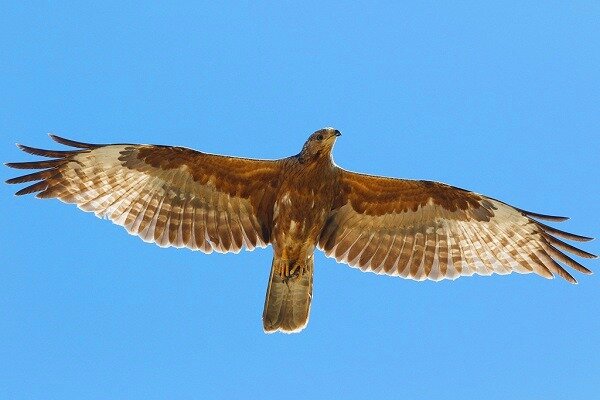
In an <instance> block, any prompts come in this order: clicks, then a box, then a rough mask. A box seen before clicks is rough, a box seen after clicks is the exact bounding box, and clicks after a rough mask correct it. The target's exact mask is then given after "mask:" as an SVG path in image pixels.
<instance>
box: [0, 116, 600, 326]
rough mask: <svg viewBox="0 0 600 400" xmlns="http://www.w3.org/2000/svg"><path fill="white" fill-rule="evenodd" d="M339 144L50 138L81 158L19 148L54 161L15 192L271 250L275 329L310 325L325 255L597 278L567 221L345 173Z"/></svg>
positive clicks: (450, 190)
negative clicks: (317, 263) (252, 153)
mask: <svg viewBox="0 0 600 400" xmlns="http://www.w3.org/2000/svg"><path fill="white" fill-rule="evenodd" d="M340 135H341V134H340V132H339V131H338V130H335V129H333V128H325V129H321V130H318V131H316V132H315V133H313V134H312V135H310V137H309V138H308V140H307V141H306V143H305V144H304V147H303V148H302V150H301V151H300V153H299V154H297V155H295V156H292V157H288V158H284V159H280V160H254V159H248V158H236V157H227V156H221V155H215V154H207V153H202V152H198V151H194V150H191V149H188V148H183V147H172V146H156V145H137V144H109V145H99V144H88V143H80V142H75V141H72V140H67V139H63V138H61V137H58V136H54V135H50V137H51V138H52V139H54V140H55V141H56V142H58V143H60V144H63V145H67V146H71V147H73V148H75V150H70V151H53V150H41V149H36V148H32V147H27V146H21V145H19V148H20V149H21V150H23V151H24V152H26V153H30V154H34V155H38V156H42V157H48V158H50V160H45V161H31V162H18V163H8V164H6V165H7V166H9V167H12V168H17V169H37V170H40V171H37V172H34V173H32V174H29V175H24V176H20V177H17V178H13V179H9V180H8V181H7V183H24V182H30V181H36V183H34V184H32V185H31V186H28V187H26V188H24V189H21V190H19V191H18V192H17V193H16V194H17V195H24V194H28V193H37V195H36V197H39V198H58V199H60V200H62V201H64V202H67V203H75V204H77V206H78V207H79V208H80V209H82V210H84V211H90V212H94V213H95V214H96V215H97V216H99V217H103V218H108V219H110V220H111V221H113V222H114V223H116V224H119V225H121V226H123V227H125V229H127V231H128V232H129V233H131V234H133V235H137V236H139V237H141V238H142V240H144V241H146V242H154V243H156V244H158V245H159V246H162V247H167V246H174V247H187V248H189V249H192V250H200V251H202V252H204V253H211V252H212V251H217V252H222V253H225V252H234V253H237V252H239V251H240V250H241V249H247V250H253V249H254V248H256V247H266V246H267V245H268V244H271V245H272V246H273V262H272V266H271V274H270V277H269V285H268V288H267V294H266V300H265V305H264V312H263V326H264V330H265V332H275V331H283V332H297V331H300V330H302V329H303V328H304V327H305V326H306V324H307V322H308V316H309V311H310V304H311V298H312V283H313V282H312V280H313V263H314V261H313V253H314V251H315V248H317V249H319V250H322V251H323V252H325V254H326V255H327V256H328V257H333V258H335V259H336V260H337V261H338V262H343V263H346V264H348V265H350V266H352V267H355V268H360V269H361V270H363V271H370V272H375V273H377V274H385V275H393V276H400V277H403V278H408V279H415V280H419V281H420V280H424V279H431V280H435V281H438V280H441V279H456V278H458V277H459V276H469V275H473V274H478V275H492V274H501V275H504V274H509V273H511V272H517V273H521V274H528V273H532V272H533V273H536V274H538V275H541V276H543V277H545V278H552V277H553V276H554V275H558V276H560V277H562V278H564V279H566V280H567V281H569V282H571V283H576V281H575V278H573V277H572V276H571V274H570V273H569V272H567V270H566V269H565V268H563V265H566V266H568V267H571V268H573V269H575V270H577V271H579V272H582V273H584V274H590V273H591V271H590V270H589V269H587V268H586V267H584V266H582V265H581V264H580V263H579V262H577V261H575V260H573V259H572V258H570V257H569V256H567V255H566V254H565V253H563V251H566V252H569V253H573V254H575V255H577V256H580V257H586V258H595V257H596V256H594V255H593V254H590V253H587V252H585V251H583V250H580V249H578V248H576V247H573V246H572V245H570V244H567V243H565V242H563V241H562V240H559V239H558V238H557V236H558V237H562V238H566V239H569V240H574V241H581V242H584V241H588V240H591V238H588V237H584V236H579V235H574V234H572V233H567V232H563V231H561V230H558V229H556V228H553V227H550V226H548V225H545V224H543V223H541V222H539V221H538V220H548V221H555V222H558V221H563V220H565V219H566V218H563V217H555V216H550V215H543V214H536V213H533V212H529V211H525V210H522V209H519V208H516V207H512V206H510V205H508V204H506V203H503V202H501V201H499V200H495V199H492V198H490V197H486V196H483V195H480V194H477V193H474V192H471V191H467V190H463V189H459V188H456V187H453V186H449V185H446V184H443V183H438V182H429V181H421V180H405V179H393V178H384V177H379V176H371V175H363V174H358V173H354V172H350V171H346V170H344V169H342V168H340V167H338V166H336V165H335V164H334V162H333V160H332V157H331V151H332V149H333V145H334V143H335V142H336V139H337V138H338V137H339V136H340ZM559 262H560V263H562V264H563V265H561V264H559Z"/></svg>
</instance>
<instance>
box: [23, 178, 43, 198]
mask: <svg viewBox="0 0 600 400" xmlns="http://www.w3.org/2000/svg"><path fill="white" fill-rule="evenodd" d="M47 187H48V183H47V182H45V181H42V182H37V183H34V184H33V185H30V186H27V187H26V188H23V189H21V190H19V191H18V192H16V193H15V196H23V195H26V194H29V193H35V192H41V191H42V190H45V189H46V188H47Z"/></svg>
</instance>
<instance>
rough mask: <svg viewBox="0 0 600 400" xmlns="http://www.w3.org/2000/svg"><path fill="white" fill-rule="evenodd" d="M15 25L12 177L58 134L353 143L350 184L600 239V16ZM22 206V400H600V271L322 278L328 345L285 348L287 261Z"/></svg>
mask: <svg viewBox="0 0 600 400" xmlns="http://www.w3.org/2000/svg"><path fill="white" fill-rule="evenodd" d="M7 3H8V2H3V4H2V6H0V33H1V35H0V36H1V39H0V88H1V95H0V135H1V140H0V160H2V161H4V162H5V161H23V160H26V159H28V157H27V156H25V155H24V154H22V153H20V152H19V151H18V150H17V149H16V148H15V147H14V145H13V144H14V142H22V143H25V144H29V145H33V146H38V147H48V146H50V147H52V146H54V144H52V143H51V142H50V140H49V139H48V138H47V137H46V135H45V134H46V133H48V132H53V133H56V134H59V135H62V136H66V137H70V138H73V139H76V140H81V141H89V142H107V143H110V142H132V143H157V144H173V145H183V146H188V147H193V148H196V149H200V150H204V151H208V152H214V153H224V154H231V155H241V156H247V157H257V158H279V157H284V156H288V155H291V154H295V153H297V152H298V151H299V149H300V147H301V145H302V143H303V142H304V140H305V139H306V137H307V136H308V135H309V134H310V133H311V132H312V131H314V130H316V129H318V128H321V127H323V126H328V125H330V126H334V127H336V128H338V129H340V130H341V131H342V132H343V136H342V137H341V138H340V140H339V141H338V143H337V145H336V148H335V151H334V155H335V160H336V162H337V163H338V164H339V165H341V166H343V167H345V168H347V169H351V170H355V171H364V172H369V173H373V174H380V175H388V176H397V177H408V178H423V179H432V180H438V181H443V182H447V183H450V184H453V185H457V186H460V187H465V188H468V189H472V190H475V191H477V192H480V193H484V194H488V195H491V196H493V197H497V198H500V199H502V200H504V201H507V202H509V203H511V204H514V205H516V206H519V207H522V208H526V209H531V210H533V211H538V212H542V213H554V214H559V215H561V214H564V215H567V216H570V217H572V219H571V220H570V221H568V222H565V223H563V224H561V225H560V227H561V228H563V229H567V230H570V231H573V232H576V233H580V234H584V235H589V236H595V237H599V236H600V223H599V222H600V221H599V217H598V213H599V209H598V206H599V205H598V199H599V198H600V172H599V171H600V68H599V65H600V40H599V39H600V6H599V5H598V2H593V1H588V2H568V3H569V4H563V3H567V2H545V1H544V2H527V3H528V4H529V5H524V4H521V3H523V2H514V3H511V2H499V4H496V5H492V4H489V2H479V3H478V2H460V3H459V4H452V5H449V2H448V3H447V2H439V3H433V4H429V5H420V6H410V5H406V4H403V5H397V4H396V5H392V4H383V3H380V4H379V5H376V6H375V5H372V4H371V3H370V2H369V3H364V4H362V5H359V4H358V3H353V4H343V3H342V2H314V3H312V4H309V3H306V2H304V5H302V6H298V5H293V4H290V3H287V4H285V5H281V4H280V3H279V2H273V3H268V4H266V3H262V4H256V3H254V2H244V3H223V2H214V4H209V2H201V4H200V5H199V4H198V3H197V2H175V3H176V4H175V3H172V2H170V3H172V4H171V5H164V4H163V5H159V4H155V3H152V4H150V3H145V4H136V5H126V4H122V3H121V2H114V3H112V4H107V3H106V2H102V3H104V5H97V4H95V3H88V4H85V3H84V2H66V3H63V2H54V1H53V2H16V1H15V2H11V3H13V4H12V5H11V4H7ZM397 3H400V2H397ZM16 172H18V171H12V170H9V169H7V168H0V178H1V179H2V180H5V179H7V178H9V177H12V176H15V175H16ZM15 190H17V188H16V187H9V186H8V185H4V184H2V185H0V198H1V203H2V210H3V217H4V218H3V224H1V225H0V237H1V239H2V240H1V245H0V246H1V248H0V264H1V267H0V360H1V361H0V398H2V399H111V398H122V399H192V398H194V399H198V398H257V399H258V398H260V399H271V398H285V399H296V398H298V399H299V398H303V399H307V398H335V397H340V398H341V397H343V398H347V399H365V398H376V399H397V398H406V399H419V398H426V399H432V398H440V397H443V398H445V399H454V398H460V399H464V398H486V399H507V398H510V399H567V398H568V399H583V398H588V399H589V398H595V397H597V396H598V393H599V392H600V378H599V376H600V318H599V310H600V296H599V293H600V291H599V282H600V281H599V278H598V276H599V275H598V272H600V263H599V262H598V261H597V260H592V261H586V262H585V265H587V266H588V267H590V268H591V269H593V270H595V271H596V272H597V274H596V275H593V276H583V275H581V274H576V275H575V276H576V278H577V279H578V280H579V281H580V284H579V285H577V286H572V285H569V284H568V283H566V282H565V281H562V280H559V279H555V280H553V281H548V280H545V279H542V278H540V277H537V276H532V275H527V276H523V275H511V276H494V277H472V278H461V279H459V280H456V281H454V282H440V283H434V282H420V283H419V282H412V281H406V280H402V279H398V278H389V277H381V276H377V275H372V274H364V273H361V272H360V271H358V270H355V269H352V268H349V267H347V266H344V265H341V264H337V263H335V261H334V260H332V259H328V258H325V257H324V256H323V255H322V254H318V255H317V256H316V258H315V264H316V270H315V286H314V299H313V307H312V314H311V320H310V323H309V326H308V328H307V329H306V330H305V331H303V332H302V333H301V334H298V335H292V336H288V335H282V334H276V335H265V334H264V333H263V331H262V323H261V313H262V308H263V301H264V294H265V289H266V284H267V278H268V273H269V268H270V262H271V249H270V248H268V249H264V250H257V251H255V252H252V253H243V254H239V255H221V254H212V255H204V254H202V253H199V252H197V253H194V252H191V251H188V250H175V249H161V248H158V247H156V246H152V245H149V244H145V243H143V242H142V241H141V240H139V239H137V238H135V237H133V236H129V235H128V234H127V233H126V232H125V231H124V230H123V229H122V228H120V227H118V226H115V225H112V224H111V223H109V222H107V221H101V220H99V219H97V218H95V217H94V216H93V215H91V214H86V213H83V212H81V211H79V210H77V208H76V207H74V206H68V205H65V204H62V203H60V202H58V201H41V200H37V199H35V198H33V197H27V198H15V197H13V196H12V193H13V192H14V191H15ZM599 243H600V242H599V241H595V242H591V243H589V244H585V245H583V246H582V247H584V248H585V249H586V250H588V251H591V252H594V253H600V244H599Z"/></svg>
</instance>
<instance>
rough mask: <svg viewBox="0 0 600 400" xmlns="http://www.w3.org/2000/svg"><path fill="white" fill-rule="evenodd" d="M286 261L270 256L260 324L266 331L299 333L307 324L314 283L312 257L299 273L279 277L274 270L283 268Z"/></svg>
mask: <svg viewBox="0 0 600 400" xmlns="http://www.w3.org/2000/svg"><path fill="white" fill-rule="evenodd" d="M287 262H288V261H284V260H279V259H276V258H273V264H272V265H271V276H270V278H269V286H268V288H267V296H266V299H265V308H264V311H263V327H264V330H265V332H266V333H273V332H277V331H281V332H285V333H293V332H300V331H301V330H302V329H304V327H305V326H306V324H308V315H309V313H310V302H311V299H312V286H313V265H314V262H313V257H312V256H311V257H310V258H309V259H307V260H306V261H305V265H304V266H303V267H304V268H303V271H302V273H299V274H297V275H291V276H289V277H287V278H282V277H281V276H280V275H279V273H278V272H277V271H282V270H283V267H284V265H282V264H283V263H287Z"/></svg>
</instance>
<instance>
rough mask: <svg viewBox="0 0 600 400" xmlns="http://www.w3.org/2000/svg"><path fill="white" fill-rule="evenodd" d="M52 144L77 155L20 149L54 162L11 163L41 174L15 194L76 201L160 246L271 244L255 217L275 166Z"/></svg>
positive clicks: (163, 151)
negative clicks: (65, 148)
mask: <svg viewBox="0 0 600 400" xmlns="http://www.w3.org/2000/svg"><path fill="white" fill-rule="evenodd" d="M51 138H52V139H53V140H54V141H56V142H58V143H61V144H63V145H67V146H71V147H75V148H77V149H78V150H70V151H55V150H43V149H37V148H33V147H29V146H22V145H19V148H20V149H21V150H23V151H25V152H26V153H30V154H34V155H38V156H43V157H50V158H54V159H53V160H43V161H33V162H22V163H8V164H7V166H9V167H12V168H16V169H40V170H41V171H38V172H33V173H30V174H27V175H23V176H20V177H17V178H13V179H9V180H8V181H7V183H11V184H15V183H25V182H33V181H37V182H36V183H34V184H32V185H30V186H28V187H26V188H24V189H21V190H19V191H18V192H17V194H18V195H24V194H29V193H36V192H37V197H40V198H58V199H60V200H62V201H65V202H67V203H75V204H77V206H78V207H79V208H81V209H82V210H84V211H88V212H93V213H95V214H96V215H97V216H98V217H101V218H106V219H109V220H111V221H113V222H114V223H116V224H118V225H121V226H124V227H125V228H126V229H127V230H128V232H129V233H131V234H133V235H138V236H140V237H141V238H142V239H143V240H145V241H148V242H154V243H156V244H158V245H159V246H162V247H169V246H174V247H188V248H191V249H193V250H200V251H203V252H206V253H209V252H212V251H213V250H214V251H218V252H238V251H240V250H241V249H242V248H246V249H250V250H252V249H254V248H255V247H264V246H266V244H268V243H269V241H270V238H269V236H268V235H265V233H268V232H269V231H270V221H269V220H268V219H267V218H266V216H265V215H263V214H261V213H260V212H259V205H260V204H259V201H260V200H261V199H263V197H267V198H269V197H270V198H272V197H273V196H274V194H275V187H276V182H277V179H278V177H279V172H280V163H279V162H277V161H268V160H251V159H244V158H235V157H225V156H217V155H212V154H206V153H200V152H196V151H194V150H190V149H186V148H182V147H169V146H153V145H131V144H117V145H97V144H88V143H82V142H76V141H73V140H69V139H64V138H61V137H58V136H56V135H51ZM257 192H261V197H260V198H257V197H256V193H257ZM207 217H208V218H207Z"/></svg>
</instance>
